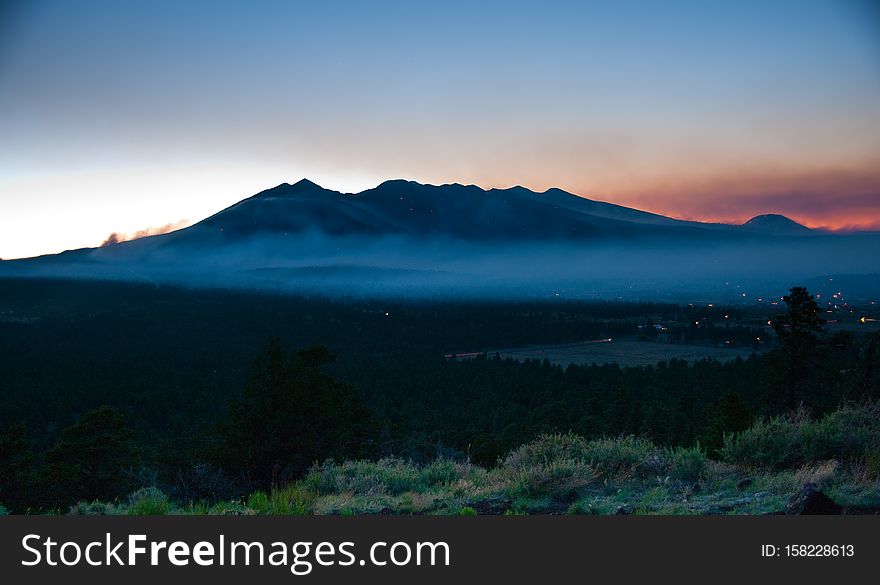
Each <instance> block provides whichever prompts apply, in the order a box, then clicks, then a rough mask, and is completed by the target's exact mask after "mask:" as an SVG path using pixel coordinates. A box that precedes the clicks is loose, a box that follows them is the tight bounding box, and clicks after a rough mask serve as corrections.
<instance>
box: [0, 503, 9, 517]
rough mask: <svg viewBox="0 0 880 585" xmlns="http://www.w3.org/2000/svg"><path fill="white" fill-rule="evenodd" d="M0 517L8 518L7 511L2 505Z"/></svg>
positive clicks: (0, 506)
mask: <svg viewBox="0 0 880 585" xmlns="http://www.w3.org/2000/svg"><path fill="white" fill-rule="evenodd" d="M0 516H9V510H7V509H6V508H5V507H4V506H3V504H0Z"/></svg>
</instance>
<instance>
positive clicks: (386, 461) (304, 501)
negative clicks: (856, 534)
mask: <svg viewBox="0 0 880 585" xmlns="http://www.w3.org/2000/svg"><path fill="white" fill-rule="evenodd" d="M878 463H880V403H876V402H874V403H864V404H861V405H848V406H845V407H843V408H841V409H839V410H837V411H834V412H832V413H830V414H828V415H826V416H824V417H822V418H820V419H811V418H810V417H809V416H808V415H807V414H806V413H805V412H804V411H802V410H801V411H798V412H795V413H792V414H788V415H784V416H778V417H774V418H771V419H768V420H762V421H758V422H757V423H755V424H754V425H753V426H751V427H750V428H748V429H746V430H744V431H742V432H739V433H731V434H728V435H727V436H726V437H725V440H724V446H723V448H722V449H721V450H720V452H719V459H717V460H716V459H712V458H709V457H708V456H707V455H706V453H705V452H704V451H703V450H702V449H701V448H700V447H699V446H696V447H692V448H683V447H677V448H669V447H661V446H658V445H656V444H654V443H652V442H651V441H649V440H647V439H644V438H640V437H634V436H622V437H616V438H600V439H592V440H587V439H585V438H583V437H581V436H578V435H575V434H571V433H567V434H547V435H542V436H541V437H539V438H538V439H537V440H535V441H533V442H531V443H528V444H526V445H523V446H521V447H519V448H518V449H515V450H514V451H511V452H510V453H509V454H507V455H506V456H505V457H503V458H501V459H500V460H499V461H498V463H497V465H496V466H494V467H492V468H485V467H482V466H479V465H474V464H472V463H469V462H467V461H453V460H451V459H445V458H440V459H437V460H435V461H432V462H430V463H426V464H417V463H413V462H411V461H406V460H403V459H399V458H383V459H379V460H373V461H370V460H359V461H344V462H341V463H335V462H332V461H326V462H324V463H321V464H316V465H314V466H312V468H311V469H310V470H309V471H308V473H307V474H306V475H305V476H304V477H303V478H302V479H301V480H299V481H295V482H291V483H289V484H287V485H285V486H279V487H275V488H273V489H271V490H267V491H256V492H253V493H251V494H250V495H249V496H247V497H246V498H242V499H239V500H229V501H222V502H219V503H214V504H207V503H199V502H172V501H171V500H170V499H169V498H168V496H167V495H165V494H164V493H162V492H161V491H159V490H158V489H155V488H143V489H140V490H138V491H136V492H134V493H133V494H132V495H131V496H130V497H129V498H127V499H126V500H123V501H118V502H112V503H102V502H95V503H79V504H77V505H75V506H73V507H72V508H71V510H70V513H72V514H465V515H470V514H565V513H568V514H623V513H626V514H629V513H635V514H762V513H777V512H781V511H784V510H785V507H786V502H787V501H788V500H789V498H790V497H791V496H792V495H793V494H795V493H796V492H797V491H798V490H799V489H801V487H802V486H804V485H805V484H813V485H815V486H816V487H817V489H820V490H822V491H823V492H825V493H826V494H828V495H829V496H830V497H831V498H832V499H833V500H835V501H836V502H837V503H838V504H840V505H842V506H843V508H844V511H845V512H848V513H866V512H867V513H877V512H878V511H880V465H878Z"/></svg>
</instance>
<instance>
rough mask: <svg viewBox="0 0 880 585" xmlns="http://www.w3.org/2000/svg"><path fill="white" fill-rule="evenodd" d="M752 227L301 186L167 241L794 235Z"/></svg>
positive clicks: (560, 195)
mask: <svg viewBox="0 0 880 585" xmlns="http://www.w3.org/2000/svg"><path fill="white" fill-rule="evenodd" d="M780 217H781V216H780ZM783 219H785V218H783ZM787 221H788V222H790V223H791V224H792V225H795V226H796V225H799V224H796V223H795V222H793V221H791V220H787ZM746 226H747V228H748V229H742V226H732V225H725V224H709V223H698V222H692V221H683V220H677V219H673V218H669V217H665V216H662V215H657V214H653V213H648V212H645V211H639V210H636V209H631V208H628V207H623V206H620V205H614V204H611V203H604V202H600V201H593V200H590V199H585V198H582V197H579V196H577V195H573V194H571V193H568V192H566V191H563V190H561V189H555V188H553V189H548V190H547V191H544V192H535V191H531V190H529V189H526V188H524V187H519V186H517V187H511V188H509V189H489V190H484V189H481V188H480V187H477V186H474V185H460V184H457V183H453V184H446V185H439V186H437V185H424V184H420V183H416V182H414V181H406V180H391V181H385V182H384V183H382V184H380V185H379V186H377V187H375V188H373V189H368V190H366V191H362V192H360V193H357V194H344V193H341V192H339V191H332V190H329V189H324V188H323V187H321V186H319V185H317V184H315V183H313V182H312V181H309V180H307V179H303V180H301V181H298V182H296V183H293V184H289V183H283V184H281V185H278V186H277V187H273V188H271V189H267V190H265V191H262V192H260V193H258V194H256V195H254V196H253V197H249V198H247V199H244V200H243V201H240V202H239V203H236V204H235V205H233V206H231V207H229V208H227V209H224V210H223V211H221V212H219V213H217V214H215V215H213V216H211V217H209V218H207V219H205V220H204V221H202V222H199V223H197V224H195V225H193V226H191V227H189V228H187V229H184V230H181V231H179V232H175V233H174V234H172V235H171V236H170V237H168V238H167V240H168V241H169V242H174V243H183V242H190V243H199V242H202V241H204V240H206V239H216V240H219V241H234V240H237V239H243V238H250V237H255V236H258V235H267V234H276V235H277V234H281V235H294V234H301V233H304V232H310V231H311V232H320V233H323V234H326V235H330V236H353V235H358V236H364V235H367V236H368V235H373V236H379V235H396V236H410V237H416V238H423V237H445V238H453V239H456V240H463V241H474V242H480V241H510V242H522V241H560V240H562V241H564V240H585V239H593V240H596V239H603V238H640V237H686V236H696V235H698V234H707V233H708V232H712V234H715V235H716V236H717V235H719V234H727V236H728V237H729V236H730V235H731V234H734V233H736V232H743V231H746V232H748V233H753V232H761V233H767V234H783V233H784V234H786V235H792V234H794V233H795V232H794V230H781V229H778V228H777V227H776V225H775V222H774V223H773V225H771V224H770V222H756V221H755V220H752V222H751V223H749V224H746ZM801 227H802V226H801ZM803 229H804V230H806V232H804V233H808V232H809V230H807V228H803ZM706 237H713V236H709V235H707V236H706Z"/></svg>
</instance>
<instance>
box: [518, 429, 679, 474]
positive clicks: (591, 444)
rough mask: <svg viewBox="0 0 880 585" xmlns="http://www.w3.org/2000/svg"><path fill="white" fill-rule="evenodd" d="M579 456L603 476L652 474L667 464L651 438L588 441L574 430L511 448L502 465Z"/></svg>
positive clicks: (520, 465) (524, 465) (526, 464)
mask: <svg viewBox="0 0 880 585" xmlns="http://www.w3.org/2000/svg"><path fill="white" fill-rule="evenodd" d="M561 460H576V461H581V462H583V463H586V464H588V465H589V466H590V467H591V468H592V470H593V472H594V474H595V475H596V476H598V477H599V478H602V479H616V478H620V477H621V476H627V477H640V478H645V477H651V476H654V475H657V474H659V473H662V472H663V471H664V469H665V467H666V466H667V463H668V461H667V460H668V456H667V453H666V452H665V451H664V450H663V449H661V448H659V447H657V446H656V445H654V444H653V443H652V442H651V441H649V440H648V439H644V438H641V437H633V436H623V437H616V438H604V439H594V440H591V441H587V440H586V439H584V438H583V437H581V436H579V435H575V434H572V433H566V434H555V435H542V436H540V437H538V439H537V440H535V441H533V442H532V443H529V444H527V445H523V446H522V447H520V448H519V449H516V450H515V451H513V452H511V453H510V454H509V455H508V456H507V457H506V458H505V459H504V460H503V461H502V462H501V465H502V467H506V468H511V469H522V468H528V467H536V466H541V465H547V464H548V463H549V462H552V461H561Z"/></svg>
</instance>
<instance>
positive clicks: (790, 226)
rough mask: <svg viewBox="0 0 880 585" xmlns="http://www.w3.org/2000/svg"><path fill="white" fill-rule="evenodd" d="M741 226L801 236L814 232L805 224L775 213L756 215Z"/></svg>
mask: <svg viewBox="0 0 880 585" xmlns="http://www.w3.org/2000/svg"><path fill="white" fill-rule="evenodd" d="M742 228H743V229H746V230H750V231H758V232H762V233H765V234H777V235H787V236H803V235H809V234H811V233H814V231H813V230H811V229H810V228H808V227H807V226H805V225H801V224H799V223H798V222H796V221H794V220H792V219H789V218H787V217H785V216H784V215H779V214H777V213H768V214H766V215H757V216H755V217H753V218H752V219H750V220H749V221H747V222H745V223H744V224H742Z"/></svg>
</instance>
